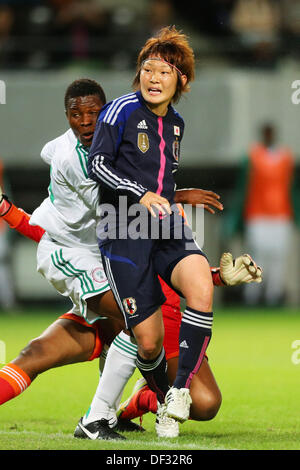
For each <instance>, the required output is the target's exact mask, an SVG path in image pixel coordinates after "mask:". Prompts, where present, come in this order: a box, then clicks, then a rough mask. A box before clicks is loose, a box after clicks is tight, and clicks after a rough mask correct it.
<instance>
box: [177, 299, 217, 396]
mask: <svg viewBox="0 0 300 470" xmlns="http://www.w3.org/2000/svg"><path fill="white" fill-rule="evenodd" d="M212 322H213V313H212V312H208V313H207V312H199V311H198V310H195V309H193V308H190V307H186V309H185V312H184V314H183V317H182V321H181V326H180V333H179V359H178V370H177V375H176V379H175V381H174V384H173V386H174V387H175V388H190V385H191V381H192V378H193V376H194V375H195V374H196V373H197V372H198V370H199V368H200V366H201V364H202V361H203V358H204V356H205V351H206V348H207V346H208V344H209V341H210V338H211V328H212Z"/></svg>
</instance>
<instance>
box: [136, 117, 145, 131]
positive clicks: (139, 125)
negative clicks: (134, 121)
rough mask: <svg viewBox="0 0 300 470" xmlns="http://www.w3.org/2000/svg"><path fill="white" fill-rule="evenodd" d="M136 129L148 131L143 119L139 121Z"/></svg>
mask: <svg viewBox="0 0 300 470" xmlns="http://www.w3.org/2000/svg"><path fill="white" fill-rule="evenodd" d="M137 128H138V129H148V126H147V124H146V121H145V119H143V120H142V121H140V122H139V123H138V125H137Z"/></svg>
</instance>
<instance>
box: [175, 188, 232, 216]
mask: <svg viewBox="0 0 300 470" xmlns="http://www.w3.org/2000/svg"><path fill="white" fill-rule="evenodd" d="M175 202H180V203H182V204H190V205H192V206H196V205H197V204H203V205H204V209H206V210H207V211H208V212H210V213H211V214H214V213H215V210H214V209H213V208H215V209H218V210H220V211H222V210H223V204H222V203H221V202H220V196H219V194H217V193H214V192H213V191H206V190H205V189H196V188H191V189H178V190H177V191H176V192H175Z"/></svg>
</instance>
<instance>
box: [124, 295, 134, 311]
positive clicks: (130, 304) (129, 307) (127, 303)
mask: <svg viewBox="0 0 300 470" xmlns="http://www.w3.org/2000/svg"><path fill="white" fill-rule="evenodd" d="M123 305H124V308H125V310H126V312H127V313H128V314H129V315H133V314H134V313H135V312H136V310H137V306H136V300H135V299H134V298H133V297H127V298H126V299H123Z"/></svg>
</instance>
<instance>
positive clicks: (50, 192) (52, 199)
mask: <svg viewBox="0 0 300 470" xmlns="http://www.w3.org/2000/svg"><path fill="white" fill-rule="evenodd" d="M51 172H52V167H51V166H50V178H51ZM48 194H49V197H50V201H51V202H52V204H53V203H54V199H55V197H54V194H53V190H52V184H51V180H50V184H49V186H48Z"/></svg>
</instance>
